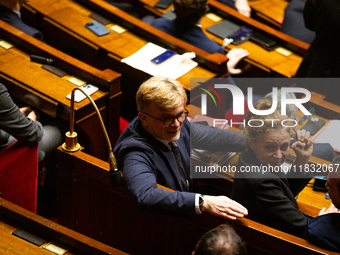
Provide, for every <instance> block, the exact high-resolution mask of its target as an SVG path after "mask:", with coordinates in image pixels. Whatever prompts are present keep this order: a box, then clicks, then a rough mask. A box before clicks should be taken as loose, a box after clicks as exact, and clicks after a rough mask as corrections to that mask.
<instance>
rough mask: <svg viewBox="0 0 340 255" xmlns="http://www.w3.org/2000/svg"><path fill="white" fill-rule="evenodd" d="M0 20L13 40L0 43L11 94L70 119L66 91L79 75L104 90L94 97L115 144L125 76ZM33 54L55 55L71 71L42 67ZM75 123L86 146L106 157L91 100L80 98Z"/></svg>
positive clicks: (2, 73) (1, 69) (0, 65)
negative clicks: (5, 45)
mask: <svg viewBox="0 0 340 255" xmlns="http://www.w3.org/2000/svg"><path fill="white" fill-rule="evenodd" d="M0 24H1V26H0V32H1V39H2V40H5V41H6V42H9V43H11V44H13V45H14V47H12V48H10V49H4V48H2V47H0V82H2V83H3V84H4V85H5V86H6V87H7V89H8V91H9V93H10V94H11V96H12V97H16V98H18V99H20V100H22V101H23V102H25V103H27V104H28V105H30V106H32V107H34V108H36V109H39V110H40V111H42V112H44V113H46V114H47V115H49V116H52V117H54V118H60V119H64V120H69V118H70V100H69V99H67V98H66V96H67V95H68V94H69V93H71V91H72V89H73V88H74V87H76V85H75V84H74V83H71V82H70V81H68V79H69V78H73V77H74V78H78V79H80V80H82V81H84V82H85V83H90V84H92V85H94V86H97V87H98V88H99V90H98V91H97V92H95V93H94V94H93V95H92V96H91V97H92V99H93V100H94V101H95V103H96V104H97V106H98V108H99V109H100V112H101V114H102V117H103V119H104V123H105V125H106V127H107V129H108V131H109V136H110V138H111V142H112V143H115V142H116V140H117V139H118V136H119V116H120V94H121V91H120V78H121V75H120V74H119V73H117V72H114V71H112V70H111V69H105V70H103V71H102V70H99V69H97V68H94V67H92V66H89V65H88V64H85V63H84V62H81V61H79V60H77V59H75V58H72V57H70V56H68V55H66V54H64V53H62V52H60V51H59V50H56V49H55V48H53V47H51V46H49V45H46V44H45V43H42V42H41V41H39V40H37V39H35V38H33V37H31V36H28V35H27V34H25V33H22V32H21V31H19V30H17V29H15V28H13V27H12V26H10V25H8V24H6V23H4V22H3V21H0ZM31 54H35V55H39V56H44V57H48V58H52V59H53V60H54V64H53V66H54V67H57V68H59V69H61V70H63V71H65V72H66V75H65V76H63V77H59V76H57V75H55V74H53V73H51V72H49V71H47V70H45V69H43V68H42V64H39V63H36V62H31V61H30V55H31ZM18 70H20V72H19V71H18ZM75 124H76V128H75V131H76V132H77V131H79V132H80V133H82V135H84V139H85V141H86V144H83V146H85V147H86V151H87V152H89V153H91V154H92V155H95V156H97V157H100V158H102V159H105V158H107V145H106V141H105V139H104V136H100V135H94V134H97V133H98V134H101V133H102V131H101V128H100V125H99V122H98V119H97V116H96V115H95V109H94V108H93V106H92V104H91V103H90V101H89V100H88V99H85V100H83V101H81V102H79V103H75Z"/></svg>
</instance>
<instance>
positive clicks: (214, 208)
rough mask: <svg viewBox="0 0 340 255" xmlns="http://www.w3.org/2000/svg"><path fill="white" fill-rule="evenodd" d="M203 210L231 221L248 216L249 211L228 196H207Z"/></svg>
mask: <svg viewBox="0 0 340 255" xmlns="http://www.w3.org/2000/svg"><path fill="white" fill-rule="evenodd" d="M201 210H202V212H204V211H208V212H209V213H211V214H212V215H215V216H219V217H223V218H226V219H229V220H236V219H237V218H242V217H244V216H246V215H248V210H247V209H246V208H245V207H243V206H242V205H241V204H239V203H237V202H236V201H234V200H232V199H230V198H228V197H226V196H206V195H205V196H204V202H203V204H202V206H201Z"/></svg>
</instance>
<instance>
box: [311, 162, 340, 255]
mask: <svg viewBox="0 0 340 255" xmlns="http://www.w3.org/2000/svg"><path fill="white" fill-rule="evenodd" d="M332 165H333V168H332V172H330V173H329V174H328V178H327V182H326V185H325V186H326V188H327V190H328V193H329V196H330V198H331V199H332V204H331V206H330V207H329V208H328V209H327V210H325V208H323V209H322V210H321V211H320V213H319V216H318V217H315V218H314V219H311V220H309V221H308V222H307V226H306V228H305V233H304V238H305V239H307V240H308V242H310V243H312V244H315V245H316V246H319V247H321V248H324V249H327V250H331V251H336V252H340V214H339V211H340V168H339V167H340V166H339V165H340V156H337V157H336V158H334V160H333V161H332Z"/></svg>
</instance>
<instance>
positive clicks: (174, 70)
mask: <svg viewBox="0 0 340 255" xmlns="http://www.w3.org/2000/svg"><path fill="white" fill-rule="evenodd" d="M165 51H166V49H165V48H163V47H160V46H158V45H156V44H153V43H150V42H149V43H148V44H146V45H145V46H144V47H143V48H141V49H140V50H138V51H137V52H136V53H134V54H133V55H131V56H129V57H127V58H124V59H122V62H123V63H126V64H128V65H130V66H132V67H134V68H136V69H139V70H142V71H144V72H146V73H148V74H150V75H153V76H165V77H169V78H172V79H177V78H178V77H180V76H182V75H184V74H186V73H187V72H189V71H190V70H191V69H193V68H194V67H196V66H197V65H198V63H197V62H195V61H193V60H191V59H187V61H183V58H182V56H181V55H179V54H176V55H174V56H173V57H171V58H169V59H168V60H166V61H164V62H162V63H161V64H154V63H152V62H151V59H153V58H155V57H157V56H158V55H160V54H162V53H163V52H165Z"/></svg>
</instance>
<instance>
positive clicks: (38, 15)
mask: <svg viewBox="0 0 340 255" xmlns="http://www.w3.org/2000/svg"><path fill="white" fill-rule="evenodd" d="M83 3H86V5H85V4H83ZM87 6H88V7H87ZM94 13H99V14H100V15H102V16H103V17H105V18H107V19H108V20H109V22H110V23H109V24H107V25H105V26H106V28H108V29H109V30H110V33H109V34H108V35H105V36H102V37H99V36H97V35H95V34H94V33H93V32H91V31H90V30H89V29H87V28H86V27H85V24H86V23H87V22H89V21H92V20H94V19H93V18H91V17H89V15H91V14H94ZM22 16H23V19H24V20H25V21H26V22H27V23H28V24H30V25H32V26H34V27H37V28H39V29H40V30H41V31H42V32H43V33H44V35H45V37H46V42H47V43H48V44H50V45H52V46H54V47H56V48H58V49H61V50H70V48H71V49H72V52H73V53H74V54H76V55H78V57H79V58H80V59H82V60H83V61H84V62H86V63H89V64H91V65H93V66H95V67H97V68H99V69H104V68H113V69H114V70H115V71H117V72H119V73H121V74H122V80H121V83H122V86H121V90H122V99H121V101H122V105H130V104H131V103H132V104H134V102H135V93H136V92H137V90H138V88H139V86H140V84H141V83H142V82H144V81H145V80H147V79H148V78H150V77H151V75H150V74H148V73H146V72H144V71H141V70H138V69H135V68H133V67H131V66H129V65H127V64H125V63H122V62H121V60H122V59H123V58H126V57H128V56H130V55H132V54H134V53H135V52H136V51H138V50H139V49H141V48H142V47H143V46H145V45H146V44H147V43H148V42H153V43H155V44H157V45H160V46H162V47H164V48H171V49H173V50H175V51H176V52H178V53H180V54H182V53H184V52H187V51H195V52H196V50H194V49H193V47H192V46H190V45H187V44H184V43H183V42H182V43H179V40H177V39H176V38H173V37H172V38H170V37H169V36H168V35H166V34H165V33H160V31H158V30H157V29H155V28H153V27H151V26H149V25H148V24H146V23H143V22H142V21H140V20H138V19H136V18H135V17H132V16H130V15H128V14H127V13H125V12H123V11H121V10H119V9H117V8H115V7H114V6H111V5H110V4H109V3H106V2H105V1H84V2H81V1H71V0H53V1H46V0H44V1H39V0H38V1H36V0H33V1H30V2H28V3H26V4H25V5H24V7H23V8H22ZM127 19H128V20H127ZM113 25H119V26H121V27H123V28H124V29H126V31H125V32H123V33H117V32H116V31H113V30H111V27H112V26H113ZM60 38H63V40H60ZM197 52H199V53H197V57H196V58H195V59H194V60H195V61H197V62H198V63H199V65H198V66H196V67H195V68H193V69H192V70H190V71H189V72H187V73H186V74H184V75H182V76H181V77H179V78H178V79H177V80H178V81H179V82H181V84H183V86H184V87H185V89H186V90H187V91H190V79H191V78H195V77H201V78H207V79H210V78H214V77H217V76H220V77H224V76H226V75H227V73H226V61H227V60H228V58H227V57H226V56H224V55H222V54H208V53H206V52H203V51H202V50H200V51H197ZM136 115H137V111H136V109H135V108H134V107H130V108H129V107H124V110H123V111H122V112H121V116H122V117H123V118H125V119H126V120H128V121H131V120H132V119H133V118H134V117H135V116H136Z"/></svg>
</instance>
